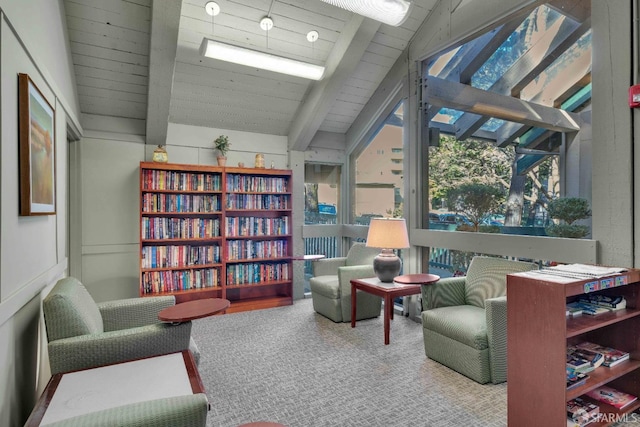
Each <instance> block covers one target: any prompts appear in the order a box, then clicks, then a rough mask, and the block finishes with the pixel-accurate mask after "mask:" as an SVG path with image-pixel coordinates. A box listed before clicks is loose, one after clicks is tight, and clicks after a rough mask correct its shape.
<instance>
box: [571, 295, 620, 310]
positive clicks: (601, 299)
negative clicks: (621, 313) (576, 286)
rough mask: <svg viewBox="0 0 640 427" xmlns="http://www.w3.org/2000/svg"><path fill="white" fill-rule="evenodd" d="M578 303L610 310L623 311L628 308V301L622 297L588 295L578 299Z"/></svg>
mask: <svg viewBox="0 0 640 427" xmlns="http://www.w3.org/2000/svg"><path fill="white" fill-rule="evenodd" d="M578 302H581V303H586V304H591V305H595V306H597V307H605V308H607V309H608V310H622V309H623V308H627V300H626V299H625V298H624V297H623V296H622V295H614V296H609V295H601V294H588V295H583V296H581V297H580V298H579V299H578Z"/></svg>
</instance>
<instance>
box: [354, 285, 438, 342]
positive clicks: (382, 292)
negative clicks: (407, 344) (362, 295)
mask: <svg viewBox="0 0 640 427" xmlns="http://www.w3.org/2000/svg"><path fill="white" fill-rule="evenodd" d="M398 279H399V280H400V281H398ZM438 280H440V277H439V276H436V275H435V274H408V275H406V276H398V277H396V278H395V279H394V283H386V282H381V281H380V279H378V278H377V277H372V278H369V279H354V280H352V281H351V327H352V328H355V327H356V298H357V290H358V289H360V290H361V291H363V292H366V293H369V294H373V295H377V296H379V297H382V298H384V344H385V345H388V344H389V333H390V332H389V329H390V328H391V319H393V300H394V299H395V298H398V297H406V296H409V295H417V294H419V293H420V292H421V289H420V286H421V285H428V284H431V283H435V282H437V281H438Z"/></svg>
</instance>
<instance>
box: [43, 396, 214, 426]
mask: <svg viewBox="0 0 640 427" xmlns="http://www.w3.org/2000/svg"><path fill="white" fill-rule="evenodd" d="M208 408H209V402H208V401H207V396H206V395H205V394H204V393H197V394H190V395H186V396H175V397H169V398H163V399H155V400H148V401H145V402H138V403H131V404H129V405H124V406H118V407H115V408H110V409H104V410H102V411H96V412H91V413H88V414H86V415H80V416H77V417H73V418H69V419H66V420H62V421H58V422H56V423H53V424H49V425H50V426H51V427H83V426H89V425H90V426H93V427H108V426H136V427H158V426H159V427H173V426H183V427H205V426H206V424H207V411H208Z"/></svg>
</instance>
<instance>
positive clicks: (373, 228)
mask: <svg viewBox="0 0 640 427" xmlns="http://www.w3.org/2000/svg"><path fill="white" fill-rule="evenodd" d="M367 246H369V247H372V248H381V249H406V248H408V247H409V246H410V245H409V235H408V234H407V225H406V223H405V221H404V218H373V219H371V223H370V224H369V234H368V235H367Z"/></svg>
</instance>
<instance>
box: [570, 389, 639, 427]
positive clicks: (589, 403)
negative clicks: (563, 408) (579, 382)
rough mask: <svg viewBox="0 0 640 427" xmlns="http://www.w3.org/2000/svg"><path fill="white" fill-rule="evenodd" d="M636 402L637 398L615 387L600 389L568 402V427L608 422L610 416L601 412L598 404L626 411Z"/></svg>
mask: <svg viewBox="0 0 640 427" xmlns="http://www.w3.org/2000/svg"><path fill="white" fill-rule="evenodd" d="M587 397H588V398H590V399H587ZM591 399H592V400H591ZM636 400H638V397H637V396H634V395H632V394H629V393H625V392H623V391H620V390H617V389H615V388H613V387H609V386H601V387H598V388H596V389H593V390H591V391H589V392H588V393H586V394H585V395H584V396H581V397H576V398H575V399H571V400H569V401H567V426H572V427H583V426H586V425H588V424H591V423H593V422H600V421H607V420H608V419H607V418H608V417H607V415H608V414H605V413H602V412H601V411H600V406H598V404H597V403H598V402H602V403H606V404H607V405H611V406H613V407H615V408H616V409H624V408H626V407H627V406H629V405H630V404H632V403H633V402H635V401H636Z"/></svg>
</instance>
